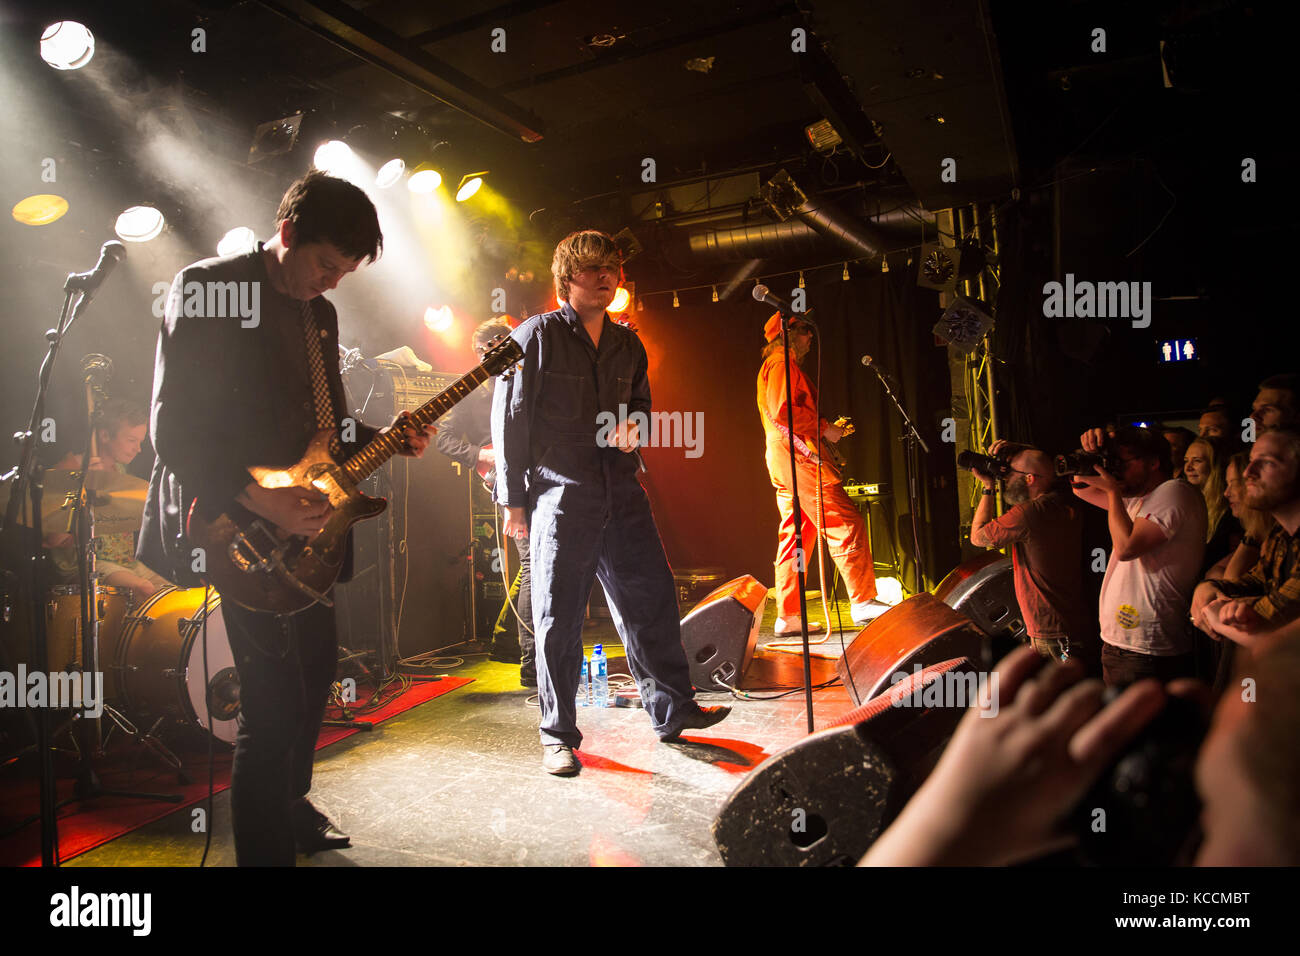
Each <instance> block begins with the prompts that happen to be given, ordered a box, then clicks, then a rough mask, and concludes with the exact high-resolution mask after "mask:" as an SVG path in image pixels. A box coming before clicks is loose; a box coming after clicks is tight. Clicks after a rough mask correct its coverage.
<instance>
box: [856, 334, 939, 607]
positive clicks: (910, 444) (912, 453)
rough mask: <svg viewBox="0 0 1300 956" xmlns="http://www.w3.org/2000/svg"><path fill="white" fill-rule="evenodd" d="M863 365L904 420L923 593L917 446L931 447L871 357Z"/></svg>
mask: <svg viewBox="0 0 1300 956" xmlns="http://www.w3.org/2000/svg"><path fill="white" fill-rule="evenodd" d="M862 364H863V365H865V366H866V367H867V368H869V369H871V371H873V372H875V373H876V378H878V379H880V384H881V385H883V386H884V387H885V394H886V395H888V396H889V400H890V401H891V402H893V403H894V407H895V408H896V409H898V414H899V415H901V416H902V418H903V434H902V435H901V436H899V439H898V440H899V441H901V442H902V443H903V454H904V461H905V462H906V468H907V501H908V505H907V506H908V509H909V510H910V511H911V512H912V548H913V552H912V553H913V555H914V556H915V560H916V588H917V590H918V591H923V590H925V570H924V567H925V566H924V563H923V561H922V559H921V536H920V532H919V531H918V530H917V525H916V515H917V508H918V506H919V505H920V493H919V491H918V489H917V486H916V480H917V472H918V471H919V470H920V462H919V461H918V460H917V454H916V446H917V445H920V446H921V448H922V450H923V451H924V452H925V453H926V454H927V455H928V454H929V453H930V447H929V446H928V445H927V444H926V443H925V439H924V438H922V437H921V433H920V432H918V431H917V430H916V426H915V425H914V424H912V419H911V418H910V417H909V416H908V414H907V409H905V408H904V407H903V403H902V402H900V401H899V400H898V396H897V395H895V394H894V390H893V389H892V388H890V387H889V377H888V376H886V375H885V374H884V373H882V372H881V371H880V369H879V368H878V367H877V366H876V364H875V362H874V361H873V360H872V358H871V356H870V355H864V356H862Z"/></svg>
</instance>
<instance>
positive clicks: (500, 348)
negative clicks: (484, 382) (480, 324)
mask: <svg viewBox="0 0 1300 956" xmlns="http://www.w3.org/2000/svg"><path fill="white" fill-rule="evenodd" d="M523 357H524V350H523V349H521V348H520V347H519V343H518V342H516V341H515V340H514V339H512V338H511V337H510V336H509V335H506V334H504V333H503V334H501V335H498V336H497V337H496V338H494V339H493V340H492V341H491V342H489V343H488V350H487V352H486V353H484V355H483V361H482V362H481V363H480V364H481V365H482V367H483V369H484V371H486V372H487V373H488V374H489V375H500V376H502V377H505V376H508V375H511V374H512V373H513V372H514V370H515V367H516V363H518V361H519V360H520V359H521V358H523Z"/></svg>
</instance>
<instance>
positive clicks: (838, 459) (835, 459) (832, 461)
mask: <svg viewBox="0 0 1300 956" xmlns="http://www.w3.org/2000/svg"><path fill="white" fill-rule="evenodd" d="M834 425H835V427H836V428H838V429H840V431H842V432H843V433H844V434H842V435H840V440H841V441H842V440H844V439H845V438H848V437H849V436H850V435H852V434H853V432H854V427H853V420H852V419H850V418H847V417H846V416H844V415H841V416H840V417H839V418H837V419H835V422H834ZM819 444H820V446H821V455H820V459H821V462H822V463H823V464H826V465H830V466H831V467H832V468H834V469H835V471H836V472H837V473H839V474H843V473H844V466H845V465H846V464H847V463H848V462H847V461H846V460H845V458H844V456H843V455H841V454H840V449H839V445H838V443H837V442H833V441H831V440H830V439H829V438H822V439H821V440H820V442H819ZM818 457H819V456H818V455H813V456H812V458H813V460H814V461H816V460H817V459H818Z"/></svg>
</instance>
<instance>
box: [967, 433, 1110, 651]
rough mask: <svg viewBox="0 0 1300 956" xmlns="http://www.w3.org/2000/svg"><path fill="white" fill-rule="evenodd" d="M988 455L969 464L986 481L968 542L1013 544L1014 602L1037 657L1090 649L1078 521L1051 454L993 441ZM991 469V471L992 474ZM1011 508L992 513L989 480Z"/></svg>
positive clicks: (1090, 628)
mask: <svg viewBox="0 0 1300 956" xmlns="http://www.w3.org/2000/svg"><path fill="white" fill-rule="evenodd" d="M989 452H990V454H991V455H992V460H988V459H985V460H984V461H983V462H978V463H976V464H974V466H973V467H972V468H971V471H972V473H973V474H974V475H975V477H977V478H978V479H979V480H980V482H982V483H983V485H984V494H983V495H981V496H980V503H979V507H977V508H976V510H975V519H974V521H972V522H971V529H970V543H971V544H973V545H975V547H977V548H1003V547H1006V546H1007V545H1010V546H1011V567H1012V575H1013V579H1014V581H1015V586H1016V600H1017V601H1018V602H1019V603H1020V612H1021V613H1022V614H1023V615H1024V618H1025V630H1026V631H1027V632H1028V634H1029V640H1030V643H1031V644H1032V645H1033V647H1034V650H1036V651H1037V652H1038V653H1039V654H1040V655H1041V656H1043V657H1046V658H1051V659H1055V660H1058V661H1065V660H1069V659H1071V658H1073V657H1080V656H1082V657H1083V658H1084V659H1085V660H1084V664H1085V666H1088V667H1089V668H1090V669H1093V668H1094V667H1095V661H1092V660H1090V659H1089V658H1092V657H1094V656H1095V655H1094V654H1090V653H1088V651H1089V650H1090V649H1092V645H1093V642H1094V641H1095V639H1096V630H1095V629H1094V628H1093V626H1092V625H1091V623H1090V622H1089V615H1088V613H1087V611H1086V610H1085V609H1084V600H1083V572H1082V568H1081V567H1080V563H1079V553H1080V550H1081V549H1082V546H1083V545H1082V522H1081V520H1080V515H1079V510H1078V508H1077V506H1076V505H1075V503H1074V501H1073V499H1071V498H1070V497H1069V496H1067V495H1065V494H1062V493H1061V490H1060V487H1059V483H1058V480H1057V478H1056V474H1055V470H1054V468H1053V465H1052V460H1051V459H1050V458H1048V456H1047V454H1046V453H1045V452H1043V451H1041V450H1040V449H1037V448H1033V447H1031V446H1029V445H1013V444H1011V443H1010V442H1006V441H1001V440H999V441H996V442H994V443H993V445H992V446H991V447H990V448H989ZM992 472H997V474H993V473H992ZM999 477H1000V478H1001V479H1002V482H1003V496H1004V498H1005V500H1006V502H1007V504H1009V505H1011V506H1012V507H1011V509H1010V510H1009V511H1008V512H1007V513H1006V514H1004V515H1002V516H1001V517H997V516H995V515H994V513H993V504H994V497H995V495H994V492H995V487H994V485H995V481H996V479H997V478H999Z"/></svg>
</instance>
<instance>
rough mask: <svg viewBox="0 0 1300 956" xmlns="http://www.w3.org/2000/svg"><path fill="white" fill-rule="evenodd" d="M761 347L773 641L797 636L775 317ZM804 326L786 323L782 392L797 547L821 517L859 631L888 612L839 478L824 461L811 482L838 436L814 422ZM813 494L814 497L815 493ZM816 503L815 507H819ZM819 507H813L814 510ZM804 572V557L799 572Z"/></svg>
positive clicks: (833, 428) (838, 431)
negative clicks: (798, 515)
mask: <svg viewBox="0 0 1300 956" xmlns="http://www.w3.org/2000/svg"><path fill="white" fill-rule="evenodd" d="M763 335H764V337H765V338H766V339H767V345H766V346H765V347H764V349H763V365H762V367H761V368H760V369H759V370H758V410H759V414H760V416H761V417H762V419H763V431H764V433H765V434H766V436H767V471H768V475H769V476H770V477H771V479H772V486H773V487H774V488H775V489H776V506H777V509H778V510H779V511H780V513H781V530H780V532H779V535H780V536H779V538H778V543H777V551H776V597H777V621H776V624H775V626H774V630H775V631H776V634H777V635H778V636H780V635H783V634H792V633H800V630H799V628H800V621H799V590H798V577H797V575H796V570H795V563H796V561H797V560H798V558H799V555H797V554H796V553H795V552H796V548H795V534H794V531H795V528H794V496H793V495H792V494H791V491H790V483H791V482H790V443H791V436H790V435H789V433H788V430H787V428H786V422H787V420H788V419H787V417H786V416H787V409H786V390H785V352H784V349H782V347H781V316H780V313H777V314H776V315H773V316H772V317H771V318H770V319H768V320H767V324H766V325H765V326H764V327H763ZM812 336H813V330H812V326H811V325H810V324H809V323H808V322H806V321H801V320H799V319H794V320H792V321H791V323H790V358H791V364H790V387H791V391H792V393H793V395H794V432H795V434H794V436H793V441H794V446H795V455H796V461H797V463H798V464H797V467H798V469H799V475H798V478H799V482H798V484H799V504H800V507H801V508H802V510H803V525H804V526H803V536H804V543H805V546H808V545H809V543H810V542H812V541H813V532H814V531H816V530H817V523H818V521H820V515H821V514H822V513H823V512H824V513H825V516H826V520H825V527H824V528H823V529H822V530H823V531H824V533H825V535H826V539H827V543H828V545H829V550H830V553H831V557H832V558H833V559H834V561H835V564H836V566H838V567H839V569H840V573H841V574H842V575H844V582H845V584H846V585H847V586H848V590H849V600H850V601H851V602H852V614H853V623H854V624H856V625H858V626H862V625H863V624H866V623H867V622H868V621H870V620H872V619H873V618H876V617H878V616H879V615H881V614H882V613H884V612H885V611H887V610H888V609H889V606H888V605H886V604H882V603H881V602H879V601H877V600H875V596H876V576H875V570H874V567H873V564H872V559H871V542H870V541H868V540H867V529H866V523H865V522H864V521H863V519H862V514H861V513H860V512H859V511H858V509H857V508H855V507H854V506H853V502H852V501H851V500H849V496H848V495H847V494H845V493H844V487H843V485H842V484H841V475H840V474H839V472H838V471H837V469H836V468H835V467H834V465H833V464H831V462H830V461H826V460H824V459H825V458H826V456H825V455H822V456H821V457H822V458H823V463H822V467H821V475H820V478H819V476H818V468H817V456H818V455H819V454H820V449H822V439H826V440H827V441H831V442H836V441H839V440H840V438H842V437H843V436H844V434H845V430H844V429H842V428H840V427H839V426H837V425H832V424H831V423H830V422H828V421H826V420H825V419H824V418H818V416H817V392H816V391H815V390H814V388H813V386H812V383H811V382H810V381H808V377H807V376H806V375H804V373H803V370H802V369H801V368H800V367H799V366H800V364H801V363H802V362H803V360H804V357H805V356H806V355H807V354H808V351H809V349H810V348H811V347H812ZM819 492H820V494H819ZM819 498H820V502H819ZM819 504H820V508H819V507H818V505H819ZM807 566H808V562H807V560H806V558H805V560H804V567H807ZM824 630H825V628H824V627H823V625H821V624H820V623H818V622H816V621H810V622H809V624H808V632H809V633H810V634H816V633H821V632H822V631H824Z"/></svg>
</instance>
